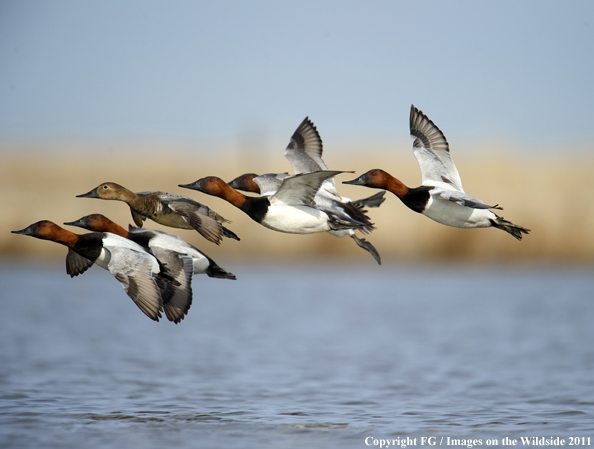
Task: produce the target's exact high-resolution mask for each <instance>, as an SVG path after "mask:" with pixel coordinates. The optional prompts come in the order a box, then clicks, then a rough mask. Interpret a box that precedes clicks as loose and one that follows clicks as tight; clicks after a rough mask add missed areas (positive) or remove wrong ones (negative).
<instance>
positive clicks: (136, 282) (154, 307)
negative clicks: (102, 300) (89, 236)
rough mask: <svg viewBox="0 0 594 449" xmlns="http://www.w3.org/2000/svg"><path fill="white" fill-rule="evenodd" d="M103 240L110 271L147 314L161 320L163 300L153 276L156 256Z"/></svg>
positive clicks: (153, 318)
mask: <svg viewBox="0 0 594 449" xmlns="http://www.w3.org/2000/svg"><path fill="white" fill-rule="evenodd" d="M103 242H104V243H103V248H104V249H105V250H106V251H109V253H110V259H109V263H108V264H107V269H108V270H109V272H110V273H111V274H112V275H114V276H115V278H116V279H117V280H118V281H120V283H121V284H122V287H124V290H125V291H126V293H127V294H128V296H129V297H130V298H131V299H132V300H133V301H134V303H135V304H136V305H137V306H138V307H139V308H140V310H142V311H143V312H144V314H145V315H146V316H148V317H149V318H150V319H152V320H154V321H159V318H161V309H162V307H163V300H162V298H161V293H160V291H159V287H158V285H157V282H156V281H155V278H154V277H153V267H154V264H155V263H156V261H155V259H154V257H153V256H151V255H150V254H148V253H146V252H144V251H137V250H135V249H131V248H123V247H118V246H112V245H109V244H107V243H106V241H105V240H104V241H103Z"/></svg>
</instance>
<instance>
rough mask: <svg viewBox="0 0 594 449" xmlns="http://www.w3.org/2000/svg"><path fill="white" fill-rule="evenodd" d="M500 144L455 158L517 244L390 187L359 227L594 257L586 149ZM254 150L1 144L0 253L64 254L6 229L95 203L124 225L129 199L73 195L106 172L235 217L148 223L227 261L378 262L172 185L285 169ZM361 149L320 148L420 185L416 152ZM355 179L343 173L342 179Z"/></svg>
mask: <svg viewBox="0 0 594 449" xmlns="http://www.w3.org/2000/svg"><path fill="white" fill-rule="evenodd" d="M280 148H283V147H282V146H281V147H280ZM500 148H501V147H499V148H482V149H481V150H480V151H477V150H476V149H474V150H473V151H472V152H471V151H470V150H465V149H457V150H456V154H455V157H454V159H455V162H456V164H457V166H458V169H459V171H460V173H461V177H462V181H463V183H464V187H465V189H466V191H467V193H469V194H471V195H473V196H475V197H477V198H480V199H482V200H483V201H485V202H487V203H490V204H495V203H498V204H499V205H501V206H502V207H503V208H504V210H503V211H501V213H500V215H502V216H504V217H505V218H506V219H507V220H510V221H512V222H514V223H517V224H520V225H522V226H525V227H528V228H530V229H532V233H531V234H530V235H528V236H526V237H524V240H523V241H521V242H518V241H516V240H515V239H514V238H512V237H511V236H510V235H508V234H506V233H505V232H502V231H499V230H496V229H493V228H491V229H474V230H461V229H455V228H448V227H446V226H443V225H440V224H437V223H435V222H433V221H431V220H429V219H427V218H426V217H423V216H421V215H419V214H416V213H414V212H412V211H410V210H408V209H407V208H406V207H405V206H404V205H403V204H402V203H401V202H400V201H399V200H398V198H396V197H395V196H394V195H392V194H391V193H386V198H387V199H386V201H385V202H384V204H383V205H382V206H381V207H380V208H379V209H371V210H370V211H369V215H370V216H371V218H372V221H373V222H374V223H375V224H376V228H377V229H376V230H375V231H374V232H373V233H372V234H370V235H368V236H367V237H366V238H367V239H368V240H369V241H371V242H372V243H373V245H374V246H375V247H376V248H377V250H378V251H379V253H380V254H381V256H382V258H383V260H384V261H385V262H389V261H404V260H413V261H419V260H430V259H439V260H450V259H451V260H456V261H459V260H466V261H511V260H515V261H523V262H524V261H525V262H534V261H572V262H573V261H575V262H592V261H594V237H593V232H592V230H593V229H594V201H593V200H592V198H591V194H590V192H591V190H590V188H589V187H590V183H591V180H592V173H593V171H594V157H592V156H591V155H590V154H591V153H590V154H586V153H585V152H584V153H579V154H578V155H573V156H571V155H567V154H564V155H563V156H561V154H562V152H552V151H551V152H550V153H549V155H548V156H542V155H541V156H539V157H534V156H533V155H530V154H526V153H525V152H521V151H519V150H513V149H510V148H509V147H507V149H505V150H501V149H500ZM248 153H249V154H248ZM253 153H254V152H253V151H249V152H246V151H244V150H241V151H240V150H233V149H216V150H212V149H204V150H192V149H187V148H173V149H172V148H128V147H126V148H124V147H122V148H115V147H111V148H108V149H105V148H81V149H75V148H68V149H55V148H36V149H29V148H27V149H23V148H16V147H13V148H6V147H5V148H3V149H2V152H1V153H0V192H2V198H3V205H2V212H1V220H0V256H3V257H8V256H22V257H28V258H46V257H51V258H53V257H63V256H64V254H65V249H64V248H61V247H60V246H59V245H56V244H53V243H50V242H42V241H38V240H35V239H32V238H27V237H23V236H18V235H13V234H10V231H11V230H17V229H22V228H24V227H25V226H27V225H29V224H31V223H33V222H35V221H38V220H41V219H48V220H52V221H55V222H56V223H58V224H61V223H63V222H64V221H72V220H75V219H78V218H80V217H82V216H83V215H86V214H89V213H102V214H104V215H106V216H108V217H110V218H111V219H112V220H114V221H116V222H117V223H119V224H121V225H123V226H126V224H127V223H132V219H131V216H130V212H129V210H128V207H127V205H125V204H124V203H121V202H115V201H101V200H95V199H80V198H75V195H77V194H81V193H85V192H88V191H89V190H90V189H92V188H93V187H96V186H97V185H98V184H99V183H101V182H104V181H114V182H117V183H119V184H122V185H124V186H126V187H127V188H129V189H131V190H133V191H145V190H165V191H170V192H175V193H179V194H182V195H187V196H189V197H191V198H193V199H195V200H197V201H200V202H203V203H205V204H207V205H208V206H209V207H211V208H213V209H214V210H216V211H217V212H219V213H220V214H221V215H223V216H224V217H226V218H227V219H229V220H231V221H232V223H231V224H230V225H229V228H230V229H232V230H233V231H234V232H235V233H237V235H239V237H240V238H241V239H242V240H241V242H236V241H232V240H228V239H226V240H225V241H224V242H223V244H222V245H221V246H216V245H214V244H212V243H210V242H207V241H206V240H205V239H203V238H202V237H201V236H200V235H199V234H198V233H196V232H194V231H185V230H179V229H175V230H174V229H172V228H164V227H162V226H160V225H157V224H156V223H153V222H147V223H146V224H145V226H146V227H152V228H155V229H161V230H165V231H167V232H172V233H174V234H177V235H179V236H180V237H182V238H183V239H185V240H187V241H188V242H190V243H192V244H194V245H196V246H197V247H198V248H200V249H202V250H203V251H205V252H206V253H207V254H209V255H210V256H211V257H213V258H215V259H216V260H217V261H218V262H219V263H220V264H221V265H223V266H224V262H225V259H230V258H241V259H264V258H274V259H276V260H281V259H287V258H300V259H302V258H303V259H305V258H307V259H310V258H311V259H315V260H317V259H319V258H332V259H338V258H340V260H347V259H352V260H357V259H358V260H363V261H367V262H368V263H370V264H374V263H375V262H374V261H373V259H372V258H371V256H370V255H369V254H368V253H366V252H365V251H363V250H361V249H360V248H358V247H357V246H356V245H355V244H354V242H353V241H351V239H349V238H343V239H338V238H336V237H333V236H330V235H327V234H316V235H307V236H303V235H288V234H280V233H276V232H273V231H270V230H268V229H265V228H263V227H261V226H260V225H258V224H257V223H255V222H253V221H251V220H250V219H249V218H248V217H247V216H246V215H244V214H243V213H242V212H241V211H239V210H237V209H235V208H234V207H233V206H231V205H229V204H227V203H226V202H224V201H222V200H220V199H218V198H214V197H209V196H206V195H203V194H200V193H198V192H195V191H190V190H186V189H181V188H179V187H177V186H178V184H181V183H189V182H192V181H195V180H196V179H198V178H200V177H203V176H208V175H217V176H220V177H222V178H223V179H225V180H227V181H229V180H231V179H232V178H234V177H235V176H237V175H239V174H241V173H244V172H249V171H254V172H272V171H289V170H290V165H289V163H288V161H286V160H285V158H284V157H283V155H282V150H279V151H278V152H275V153H274V154H271V152H267V153H266V154H260V157H255V156H254V154H253ZM361 153H362V152H361V151H360V147H355V146H354V145H353V146H352V147H350V148H347V149H344V148H343V149H342V150H341V153H340V154H338V152H337V151H331V150H330V149H328V150H326V152H325V154H324V157H325V160H326V162H327V164H328V166H329V167H331V168H333V169H345V170H354V171H355V172H356V173H357V174H361V173H363V172H365V171H367V170H368V169H371V168H380V167H381V168H384V169H386V170H387V171H388V172H390V173H391V174H393V175H394V176H396V177H398V178H400V179H401V180H402V181H403V182H404V183H405V184H408V185H410V186H417V185H418V184H419V183H420V174H419V169H418V166H417V163H416V160H415V159H414V156H413V155H412V151H404V150H396V149H395V148H394V147H393V146H391V145H386V146H379V145H378V146H377V148H367V149H366V150H365V151H364V154H361ZM353 177H354V175H351V174H344V175H340V176H338V177H337V181H339V183H340V182H342V181H344V180H348V179H352V178H353ZM339 191H340V193H341V194H343V195H345V196H348V197H350V198H352V199H358V198H364V197H367V196H369V195H372V194H374V193H376V192H377V190H373V189H368V188H364V187H357V186H347V185H342V184H340V186H339ZM73 230H74V231H75V232H79V230H76V229H73ZM80 232H83V231H82V230H80Z"/></svg>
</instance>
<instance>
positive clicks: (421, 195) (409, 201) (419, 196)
mask: <svg viewBox="0 0 594 449" xmlns="http://www.w3.org/2000/svg"><path fill="white" fill-rule="evenodd" d="M432 188H433V187H427V186H420V187H415V188H414V189H408V192H407V193H406V194H405V195H404V196H403V197H402V198H400V199H401V200H402V202H403V203H404V204H405V205H406V206H408V207H409V208H410V209H412V210H414V211H415V212H419V213H421V212H423V211H424V210H425V207H427V203H428V202H429V196H430V195H429V191H430V190H431V189H432Z"/></svg>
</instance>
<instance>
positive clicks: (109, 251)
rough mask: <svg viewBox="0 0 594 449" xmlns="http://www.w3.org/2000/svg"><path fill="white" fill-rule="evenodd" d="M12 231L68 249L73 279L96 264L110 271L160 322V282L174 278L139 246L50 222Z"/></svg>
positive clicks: (161, 301) (69, 267) (108, 236)
mask: <svg viewBox="0 0 594 449" xmlns="http://www.w3.org/2000/svg"><path fill="white" fill-rule="evenodd" d="M12 232H13V233H14V234H22V235H29V236H31V237H35V238H38V239H42V240H50V241H53V242H56V243H60V244H62V245H64V246H66V247H68V248H69V251H68V256H67V258H66V266H67V271H68V273H69V274H70V275H71V276H76V275H77V274H80V273H83V272H84V271H85V270H86V269H87V268H88V267H90V266H91V265H93V264H96V265H99V266H100V267H101V268H104V269H106V270H108V271H109V272H110V273H111V274H112V275H113V276H115V278H116V279H117V280H118V281H119V282H120V283H121V284H122V287H124V290H125V291H126V293H127V294H128V296H129V297H130V298H132V300H133V301H134V303H135V304H136V305H137V306H138V307H139V308H140V310H142V311H143V312H144V313H145V314H146V316H148V317H149V318H150V319H152V320H155V321H159V318H160V317H161V309H162V307H163V299H162V297H161V292H160V289H159V285H158V282H157V280H160V281H162V280H165V279H166V280H167V282H170V281H173V279H172V278H171V277H170V276H169V275H165V277H164V273H163V271H162V267H161V265H160V264H159V262H158V261H157V259H156V258H155V257H154V256H152V255H151V254H149V253H147V252H146V251H145V250H144V249H143V248H142V247H141V246H140V245H139V244H137V243H135V242H132V241H131V240H128V239H126V238H124V237H120V236H119V235H115V234H110V233H108V232H93V233H91V234H83V235H79V234H75V233H73V232H70V231H68V230H66V229H63V228H61V227H60V226H58V225H57V224H55V223H53V222H51V221H48V220H42V221H38V222H37V223H33V224H32V225H30V226H28V227H26V228H25V229H21V230H20V231H12Z"/></svg>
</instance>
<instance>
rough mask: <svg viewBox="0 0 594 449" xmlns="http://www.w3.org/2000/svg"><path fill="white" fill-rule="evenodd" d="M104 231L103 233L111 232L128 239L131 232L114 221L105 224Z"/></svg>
mask: <svg viewBox="0 0 594 449" xmlns="http://www.w3.org/2000/svg"><path fill="white" fill-rule="evenodd" d="M104 225H105V226H104V230H103V231H102V232H111V233H112V234H116V235H119V236H120V237H125V238H128V234H129V232H128V231H126V230H125V229H124V228H122V227H121V226H120V225H119V224H117V223H114V222H113V221H109V222H105V223H104Z"/></svg>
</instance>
